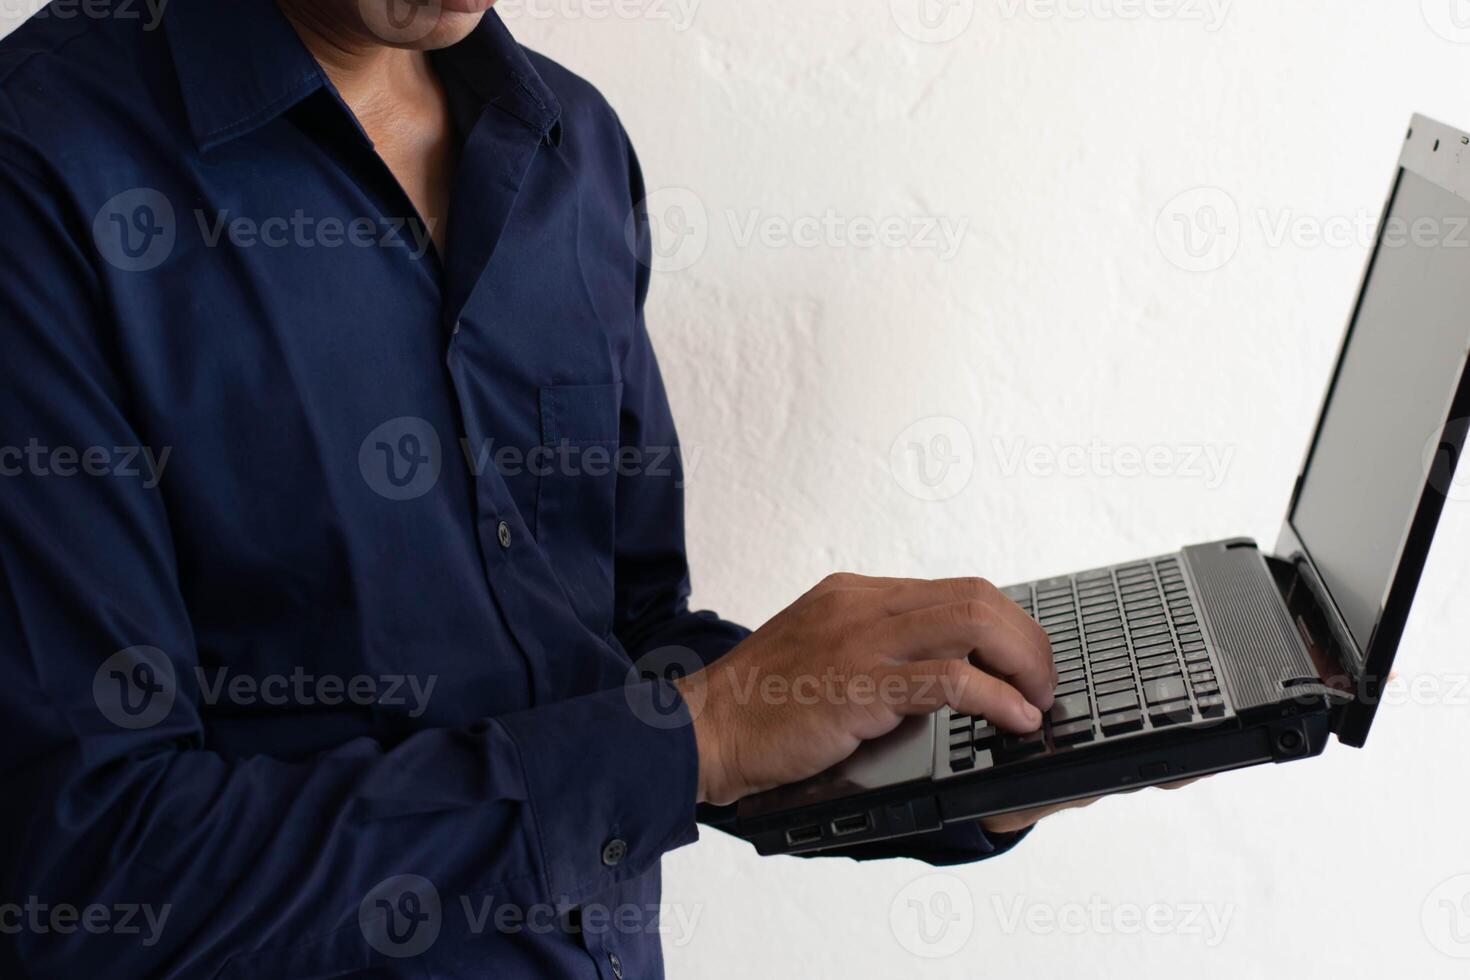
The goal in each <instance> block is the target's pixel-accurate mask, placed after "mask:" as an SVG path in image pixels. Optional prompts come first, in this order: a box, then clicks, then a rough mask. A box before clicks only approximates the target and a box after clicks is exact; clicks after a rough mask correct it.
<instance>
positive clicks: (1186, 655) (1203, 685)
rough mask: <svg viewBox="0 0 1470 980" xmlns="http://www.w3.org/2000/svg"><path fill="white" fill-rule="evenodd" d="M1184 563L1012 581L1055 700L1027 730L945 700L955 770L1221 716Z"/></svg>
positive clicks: (945, 740)
mask: <svg viewBox="0 0 1470 980" xmlns="http://www.w3.org/2000/svg"><path fill="white" fill-rule="evenodd" d="M1179 563H1180V558H1179V557H1178V556H1177V555H1174V556H1170V557H1166V558H1159V559H1155V560H1152V561H1145V562H1134V563H1132V564H1128V565H1120V566H1118V567H1116V568H1103V569H1098V570H1096V571H1091V572H1084V573H1082V574H1080V575H1076V576H1070V577H1062V578H1053V579H1045V580H1043V581H1040V582H1033V583H1031V584H1029V585H1021V586H1016V587H1014V588H1010V589H1006V590H1005V593H1006V595H1007V596H1009V597H1010V598H1011V599H1012V600H1014V601H1015V602H1016V604H1017V605H1019V606H1020V607H1021V608H1022V609H1024V610H1025V611H1026V612H1027V614H1029V615H1031V616H1034V617H1035V618H1036V620H1037V621H1038V622H1039V623H1041V625H1042V627H1043V628H1044V629H1045V630H1046V632H1047V635H1048V636H1050V637H1051V643H1052V652H1053V654H1054V656H1055V658H1056V665H1057V673H1058V676H1059V680H1058V682H1057V692H1056V703H1055V704H1053V705H1052V707H1051V710H1050V711H1049V712H1047V714H1046V716H1045V719H1044V721H1043V725H1042V728H1041V729H1040V730H1038V731H1036V732H1032V733H1030V734H1027V735H1014V734H1010V733H1005V732H1001V731H999V730H997V729H996V727H995V726H994V725H992V724H990V723H989V722H988V721H986V720H985V719H984V718H982V717H978V716H970V715H960V714H955V713H953V712H951V711H949V709H945V712H944V717H941V718H940V727H939V738H940V740H941V743H942V744H941V746H940V753H941V756H943V755H944V754H945V753H946V751H947V757H948V758H947V770H948V772H949V774H951V775H959V774H961V773H968V772H975V771H977V770H981V769H987V768H989V767H991V766H995V765H1001V764H1004V763H1009V762H1017V761H1021V760H1025V759H1031V758H1035V757H1038V756H1041V755H1044V754H1047V753H1056V752H1065V751H1070V750H1074V749H1076V748H1080V747H1084V746H1088V745H1093V744H1097V743H1099V742H1103V741H1106V740H1108V739H1112V738H1118V737H1123V736H1129V735H1134V734H1137V733H1140V732H1149V731H1157V730H1160V729H1165V728H1172V727H1175V726H1178V725H1185V724H1190V723H1193V722H1201V721H1215V720H1218V719H1221V718H1224V717H1225V716H1226V715H1227V713H1229V709H1228V707H1227V705H1226V703H1225V698H1224V695H1223V693H1222V692H1221V690H1220V681H1219V674H1218V673H1217V670H1216V665H1215V663H1214V661H1213V659H1212V658H1211V656H1210V651H1209V649H1208V647H1207V645H1206V642H1205V638H1204V631H1203V629H1202V628H1201V625H1200V616H1199V611H1198V608H1197V606H1196V605H1195V600H1194V596H1193V595H1192V593H1191V592H1190V588H1189V584H1188V582H1187V581H1186V580H1185V577H1184V572H1183V570H1182V569H1181V568H1180V564H1179ZM938 771H939V772H940V773H944V772H945V771H946V766H945V765H944V764H941V766H940V767H939V770H938Z"/></svg>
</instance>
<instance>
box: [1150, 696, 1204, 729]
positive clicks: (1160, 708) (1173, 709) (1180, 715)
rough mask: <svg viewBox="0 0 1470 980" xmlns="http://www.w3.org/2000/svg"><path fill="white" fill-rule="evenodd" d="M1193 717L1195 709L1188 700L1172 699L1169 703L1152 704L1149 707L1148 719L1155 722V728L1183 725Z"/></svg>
mask: <svg viewBox="0 0 1470 980" xmlns="http://www.w3.org/2000/svg"><path fill="white" fill-rule="evenodd" d="M1193 718H1194V709H1193V708H1191V707H1190V706H1189V702H1188V701H1171V702H1169V703H1168V704H1156V705H1152V706H1150V707H1149V709H1148V720H1149V721H1151V722H1153V723H1154V727H1155V728H1164V727H1166V726H1168V725H1181V724H1183V723H1184V722H1186V721H1191V720H1193Z"/></svg>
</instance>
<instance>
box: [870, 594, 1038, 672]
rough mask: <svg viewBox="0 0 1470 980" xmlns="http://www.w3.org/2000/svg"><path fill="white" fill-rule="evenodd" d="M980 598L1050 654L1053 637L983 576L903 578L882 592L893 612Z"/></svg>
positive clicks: (893, 613)
mask: <svg viewBox="0 0 1470 980" xmlns="http://www.w3.org/2000/svg"><path fill="white" fill-rule="evenodd" d="M970 600H978V601H980V602H983V603H985V604H986V605H989V606H992V607H994V609H995V611H996V613H998V614H999V615H1000V616H1001V617H1002V618H1004V619H1005V621H1006V622H1008V623H1010V624H1011V625H1012V626H1014V627H1015V628H1016V629H1018V630H1020V631H1021V632H1022V633H1023V634H1025V635H1026V636H1028V637H1029V638H1030V639H1031V640H1032V642H1033V643H1035V644H1036V646H1037V647H1039V648H1040V649H1042V650H1044V651H1045V652H1046V655H1047V657H1048V658H1050V657H1051V639H1050V638H1049V637H1048V636H1047V635H1046V630H1044V629H1042V628H1041V625H1040V624H1039V623H1037V622H1036V620H1034V619H1032V618H1031V617H1030V616H1028V615H1026V613H1025V611H1024V610H1023V609H1022V608H1021V607H1020V606H1018V605H1016V603H1015V602H1014V601H1012V600H1011V598H1010V597H1009V596H1007V595H1006V594H1005V593H1004V592H1002V591H1001V590H1000V589H998V588H996V587H995V586H994V585H992V584H991V583H990V582H988V581H986V580H985V579H983V578H973V577H971V578H944V579H934V580H932V581H925V580H922V579H901V580H897V583H896V584H894V585H892V586H888V587H887V589H886V591H885V593H884V595H883V606H884V609H886V610H887V612H888V613H889V614H890V615H898V614H899V613H905V612H911V611H913V610H915V609H923V608H925V607H927V606H940V605H947V604H949V603H953V602H968V601H970Z"/></svg>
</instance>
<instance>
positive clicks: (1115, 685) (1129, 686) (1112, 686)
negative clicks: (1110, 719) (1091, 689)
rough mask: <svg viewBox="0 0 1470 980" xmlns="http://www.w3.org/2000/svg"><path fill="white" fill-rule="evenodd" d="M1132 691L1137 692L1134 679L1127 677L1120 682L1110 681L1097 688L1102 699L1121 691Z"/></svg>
mask: <svg viewBox="0 0 1470 980" xmlns="http://www.w3.org/2000/svg"><path fill="white" fill-rule="evenodd" d="M1132 690H1136V685H1134V683H1133V678H1132V677H1125V678H1123V679H1122V680H1119V681H1108V682H1107V683H1105V684H1099V685H1098V686H1097V696H1098V697H1102V696H1103V695H1104V694H1117V693H1118V692H1119V691H1132Z"/></svg>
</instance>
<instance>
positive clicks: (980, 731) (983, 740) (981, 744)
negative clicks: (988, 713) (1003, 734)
mask: <svg viewBox="0 0 1470 980" xmlns="http://www.w3.org/2000/svg"><path fill="white" fill-rule="evenodd" d="M999 734H1000V732H999V731H998V730H997V729H996V727H995V726H994V725H992V724H990V723H989V722H986V723H985V724H983V725H977V726H976V727H975V748H977V749H983V748H985V746H987V745H989V744H990V743H991V742H993V741H995V737H996V736H997V735H999Z"/></svg>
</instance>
